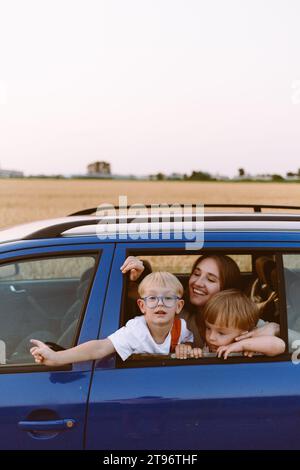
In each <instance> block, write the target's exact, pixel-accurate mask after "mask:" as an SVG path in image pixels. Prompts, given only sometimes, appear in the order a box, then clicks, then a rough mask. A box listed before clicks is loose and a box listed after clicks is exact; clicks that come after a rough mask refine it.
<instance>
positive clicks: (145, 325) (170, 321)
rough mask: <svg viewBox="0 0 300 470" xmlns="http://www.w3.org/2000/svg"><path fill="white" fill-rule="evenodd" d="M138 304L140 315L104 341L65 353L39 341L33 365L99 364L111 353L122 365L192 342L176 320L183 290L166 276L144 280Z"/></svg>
mask: <svg viewBox="0 0 300 470" xmlns="http://www.w3.org/2000/svg"><path fill="white" fill-rule="evenodd" d="M138 292H139V296H140V298H139V299H138V300H137V303H138V306H139V308H140V311H141V312H142V313H143V315H141V316H137V317H135V318H133V319H132V320H129V321H128V322H127V323H126V325H125V326H123V327H122V328H120V329H119V330H117V331H116V332H115V333H113V334H111V335H110V336H108V337H107V338H106V339H100V340H94V341H88V342H86V343H83V344H80V345H79V346H75V347H74V348H70V349H67V350H65V351H57V352H55V351H53V350H52V349H50V348H49V347H48V346H47V345H45V344H44V343H42V342H41V341H38V340H31V342H32V343H33V344H34V345H35V346H34V347H32V348H31V350H30V352H31V354H32V355H33V356H34V358H35V362H37V363H42V364H45V365H47V366H59V365H63V364H69V363H74V362H81V361H89V360H99V359H102V358H104V357H106V356H108V355H110V354H112V353H114V352H117V353H118V354H119V356H120V357H121V358H122V359H123V361H125V360H126V359H127V358H128V357H129V356H131V354H169V353H170V352H173V351H175V347H176V345H177V344H179V343H189V342H191V343H192V342H193V335H192V333H191V332H190V331H189V330H188V329H187V327H186V323H185V320H183V319H179V318H178V317H177V318H176V315H178V314H179V313H180V312H181V310H182V307H183V304H184V301H183V300H182V298H181V297H182V295H183V287H182V284H181V283H180V282H179V280H178V279H177V278H176V276H174V275H173V274H171V273H168V272H154V273H151V274H149V275H148V276H146V277H145V278H144V279H143V281H142V282H141V283H140V285H139V288H138Z"/></svg>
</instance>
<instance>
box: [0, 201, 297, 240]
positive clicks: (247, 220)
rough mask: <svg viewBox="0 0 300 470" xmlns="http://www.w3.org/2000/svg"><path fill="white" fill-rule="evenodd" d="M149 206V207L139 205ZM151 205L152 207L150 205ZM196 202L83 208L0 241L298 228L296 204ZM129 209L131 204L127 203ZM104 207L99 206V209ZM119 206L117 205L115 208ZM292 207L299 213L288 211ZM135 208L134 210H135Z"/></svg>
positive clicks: (12, 231)
mask: <svg viewBox="0 0 300 470" xmlns="http://www.w3.org/2000/svg"><path fill="white" fill-rule="evenodd" d="M143 207H144V208H149V207H150V206H143ZM151 207H152V206H151ZM197 207H199V206H196V205H190V208H189V211H184V212H181V213H178V212H175V213H174V212H172V210H170V208H168V207H167V208H163V210H162V211H161V212H158V215H157V216H155V213H154V217H155V219H154V220H153V218H151V216H153V214H152V213H151V214H150V213H149V215H147V214H146V215H145V213H142V214H136V213H135V214H133V215H131V214H130V212H127V213H126V214H123V213H120V212H118V213H114V214H113V215H111V214H109V215H107V214H103V215H93V213H94V212H95V211H96V210H97V208H92V209H85V210H83V211H80V212H77V213H75V214H71V215H70V216H67V217H61V218H54V219H46V220H39V221H36V222H30V223H27V224H22V225H17V226H15V227H11V228H8V229H4V230H1V231H0V243H8V242H13V241H21V240H35V239H38V240H41V239H49V238H50V239H51V238H58V237H81V236H96V237H97V236H98V237H99V234H103V231H104V230H105V234H107V235H108V236H109V235H113V234H116V233H117V234H123V235H124V234H128V235H130V234H134V233H135V234H136V233H141V232H142V233H146V232H150V233H151V234H153V233H163V232H165V231H168V232H169V231H172V232H174V233H175V232H180V231H181V232H182V231H184V232H186V233H188V232H192V233H195V231H200V230H204V231H251V232H252V231H259V232H261V231H292V232H294V231H300V207H297V206H267V205H264V206H258V205H256V206H253V205H233V204H230V205H217V204H211V205H205V209H206V208H207V207H209V208H210V207H215V208H217V207H223V208H228V207H229V208H232V207H234V208H236V207H239V208H243V209H245V208H247V209H249V208H251V209H252V210H254V212H252V213H251V212H245V211H244V210H243V212H228V210H227V211H225V212H206V211H205V212H201V211H197ZM131 208H132V206H131ZM266 208H271V209H281V210H282V209H284V210H285V211H284V212H279V213H278V212H268V213H265V212H262V209H266ZM103 209H105V207H102V210H103ZM116 209H120V208H116ZM290 209H294V210H295V209H296V210H297V212H298V211H299V213H296V214H292V213H288V210H290ZM137 210H138V209H137ZM122 239H124V237H123V238H122Z"/></svg>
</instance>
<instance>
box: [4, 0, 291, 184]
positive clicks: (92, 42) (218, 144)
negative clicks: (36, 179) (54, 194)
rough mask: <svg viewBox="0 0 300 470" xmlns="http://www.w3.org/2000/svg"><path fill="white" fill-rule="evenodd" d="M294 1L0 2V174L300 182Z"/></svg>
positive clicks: (12, 0) (55, 0) (119, 0)
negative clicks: (105, 168) (254, 177)
mask: <svg viewBox="0 0 300 470" xmlns="http://www.w3.org/2000/svg"><path fill="white" fill-rule="evenodd" d="M299 21H300V2H299V1H298V0H243V1H241V0H226V1H224V0H80V1H78V0H26V2H25V1H24V0H0V166H1V168H2V169H16V170H22V171H24V172H25V174H38V173H44V174H82V173H85V172H86V166H87V164H88V163H90V162H93V161H96V160H105V161H108V162H110V163H111V167H112V172H113V173H116V174H129V173H135V174H137V175H144V174H150V173H157V172H163V173H167V174H168V173H172V172H179V173H188V174H189V173H190V172H191V171H193V170H195V171H208V172H210V173H213V174H216V173H218V174H224V175H228V176H234V175H235V174H236V173H237V169H238V168H241V167H242V168H244V169H245V170H246V171H247V172H249V173H252V174H255V173H280V174H285V173H286V172H287V171H295V172H296V171H297V170H298V168H300V27H299Z"/></svg>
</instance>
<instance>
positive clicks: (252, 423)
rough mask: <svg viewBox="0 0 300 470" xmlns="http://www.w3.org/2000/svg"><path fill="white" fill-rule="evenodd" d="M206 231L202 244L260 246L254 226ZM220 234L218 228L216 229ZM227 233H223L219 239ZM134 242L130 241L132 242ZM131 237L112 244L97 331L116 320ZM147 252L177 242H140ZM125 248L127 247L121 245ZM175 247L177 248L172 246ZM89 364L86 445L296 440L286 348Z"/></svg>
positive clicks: (299, 400) (241, 444)
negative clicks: (275, 352)
mask: <svg viewBox="0 0 300 470" xmlns="http://www.w3.org/2000/svg"><path fill="white" fill-rule="evenodd" d="M223 237H224V243H222V242H220V241H219V242H216V241H214V235H211V236H210V235H207V238H208V241H207V242H206V244H205V248H206V249H208V250H212V251H215V250H220V249H224V247H226V249H228V250H229V251H230V249H232V250H233V249H234V250H236V249H241V250H244V249H245V247H247V248H248V249H251V250H255V249H257V250H261V249H262V248H264V249H265V250H268V249H271V248H272V249H273V250H274V248H276V247H277V248H280V249H281V248H282V242H280V243H278V240H277V243H275V244H274V243H273V242H272V241H270V242H268V241H263V242H259V243H258V242H257V241H255V239H257V238H258V237H256V234H249V233H244V234H229V235H227V236H226V234H225V235H224V234H223ZM216 238H217V239H219V238H220V234H217V235H216ZM226 238H227V240H226ZM135 247H136V245H135ZM132 248H134V245H127V246H120V247H118V249H117V251H116V256H115V259H114V264H113V268H112V277H111V284H110V288H109V290H108V296H107V301H106V305H105V309H104V316H103V321H102V325H101V337H105V336H107V335H108V334H109V333H111V332H112V331H114V330H115V329H117V328H118V327H119V314H118V312H120V310H121V307H122V306H121V297H120V296H116V292H121V290H122V283H123V278H122V274H121V273H120V269H119V268H120V265H121V264H122V263H123V261H124V259H125V258H126V256H127V254H128V252H130V249H132ZM140 248H141V252H142V253H143V254H145V253H146V252H147V249H148V250H149V254H154V253H157V252H158V251H159V249H160V250H161V253H163V250H164V251H165V252H170V250H171V248H173V249H174V250H176V249H177V250H180V248H181V249H183V244H180V243H176V244H175V243H172V244H171V243H169V244H163V243H161V244H159V243H155V244H141V245H140ZM126 250H127V251H126ZM178 253H179V251H178ZM157 364H158V365H157V366H156V364H155V362H152V363H151V365H150V366H149V365H147V362H146V361H140V362H139V361H137V362H136V363H135V362H133V361H132V362H131V363H127V364H126V363H123V364H122V363H120V361H118V360H116V358H115V357H111V358H110V359H107V360H106V361H102V362H98V363H97V365H96V369H95V373H94V378H93V383H92V388H91V394H90V403H89V413H88V426H87V448H89V449H120V448H122V449H241V448H247V449H264V448H268V449H279V448H280V449H293V448H299V447H300V444H299V425H300V413H299V410H300V374H299V370H298V369H297V367H296V366H295V365H294V364H293V363H292V362H291V360H290V355H288V354H287V355H284V356H281V357H277V358H276V357H275V358H265V357H264V358H259V357H258V358H252V359H249V358H243V357H242V358H229V359H228V360H227V361H226V362H225V361H223V360H219V361H218V360H215V359H214V360H212V359H210V358H208V359H201V360H198V361H196V360H194V362H192V361H191V360H190V361H188V362H185V361H178V360H173V362H172V360H165V361H160V363H157Z"/></svg>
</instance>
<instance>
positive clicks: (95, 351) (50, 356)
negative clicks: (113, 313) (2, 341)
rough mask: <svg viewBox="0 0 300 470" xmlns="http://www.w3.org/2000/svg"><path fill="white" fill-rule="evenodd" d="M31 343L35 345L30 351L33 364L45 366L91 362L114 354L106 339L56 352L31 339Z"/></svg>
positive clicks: (111, 345)
mask: <svg viewBox="0 0 300 470" xmlns="http://www.w3.org/2000/svg"><path fill="white" fill-rule="evenodd" d="M31 343H33V344H34V345H35V346H34V347H32V348H31V349H30V352H31V354H32V355H33V357H34V359H35V362H37V363H39V364H44V365H45V366H61V365H64V364H70V363H73V362H82V361H92V360H95V359H102V358H103V357H106V356H109V355H110V354H112V353H114V352H115V348H114V346H113V344H112V342H111V341H110V340H109V339H108V338H106V339H99V340H94V341H88V342H86V343H83V344H80V345H79V346H75V347H74V348H70V349H66V350H65V351H57V352H55V351H53V350H52V349H50V348H49V347H48V346H47V345H46V344H44V343H43V342H42V341H38V340H37V339H32V340H31Z"/></svg>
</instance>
